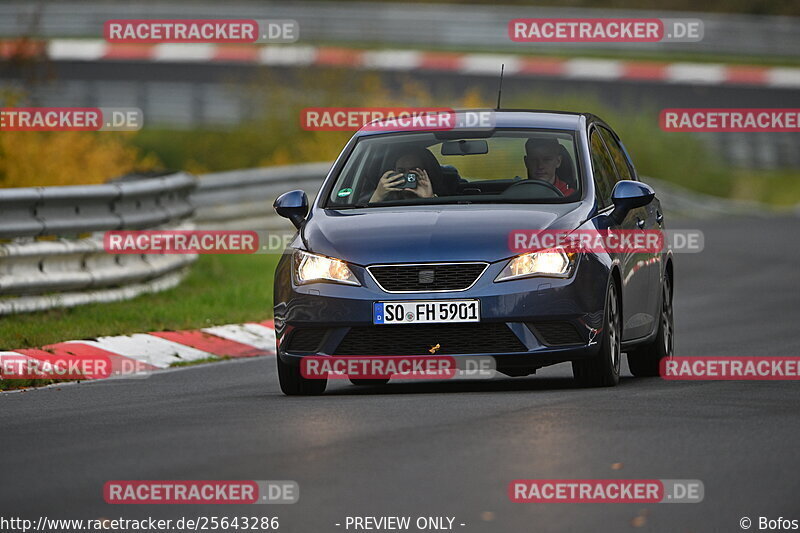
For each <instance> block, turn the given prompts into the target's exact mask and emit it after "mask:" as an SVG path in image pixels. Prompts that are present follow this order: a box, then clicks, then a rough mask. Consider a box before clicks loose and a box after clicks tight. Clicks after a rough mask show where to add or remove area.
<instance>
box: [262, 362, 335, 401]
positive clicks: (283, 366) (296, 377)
mask: <svg viewBox="0 0 800 533" xmlns="http://www.w3.org/2000/svg"><path fill="white" fill-rule="evenodd" d="M275 359H277V360H278V381H279V382H280V384H281V390H282V391H283V393H284V394H285V395H287V396H317V395H319V394H322V393H323V392H325V388H326V387H327V386H328V378H324V379H307V378H304V377H303V375H302V374H301V373H300V365H290V364H288V363H284V362H283V361H281V358H280V356H276V357H275Z"/></svg>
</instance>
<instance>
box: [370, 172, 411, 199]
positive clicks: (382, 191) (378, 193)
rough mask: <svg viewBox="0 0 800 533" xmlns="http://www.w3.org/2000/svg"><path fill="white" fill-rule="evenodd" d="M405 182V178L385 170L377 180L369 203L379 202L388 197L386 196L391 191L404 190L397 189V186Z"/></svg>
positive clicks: (398, 173)
mask: <svg viewBox="0 0 800 533" xmlns="http://www.w3.org/2000/svg"><path fill="white" fill-rule="evenodd" d="M403 181H405V177H404V176H403V174H401V173H400V172H395V171H394V170H387V171H386V172H384V173H383V176H381V179H379V180H378V186H377V187H375V192H373V193H372V196H371V197H370V199H369V201H370V203H371V202H381V201H383V200H384V198H386V196H388V194H389V193H390V192H392V191H402V190H404V189H398V188H397V186H398V185H400V184H402V183H403Z"/></svg>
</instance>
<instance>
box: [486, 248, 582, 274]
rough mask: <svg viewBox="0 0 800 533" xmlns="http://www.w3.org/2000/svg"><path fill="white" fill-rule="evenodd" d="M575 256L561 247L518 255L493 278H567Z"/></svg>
mask: <svg viewBox="0 0 800 533" xmlns="http://www.w3.org/2000/svg"><path fill="white" fill-rule="evenodd" d="M575 257H576V254H575V253H569V254H568V253H566V252H565V251H564V250H562V249H561V248H553V249H551V250H542V251H539V252H533V253H529V254H522V255H518V256H517V257H515V258H514V259H512V260H511V261H509V262H508V264H507V265H506V267H505V268H504V269H503V271H502V272H500V274H499V275H498V276H497V277H496V278H495V279H494V280H495V281H507V280H510V279H518V278H527V277H533V276H545V277H547V276H549V277H555V278H568V277H569V276H570V273H571V271H572V266H573V265H574V263H575Z"/></svg>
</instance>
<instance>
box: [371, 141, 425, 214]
mask: <svg viewBox="0 0 800 533" xmlns="http://www.w3.org/2000/svg"><path fill="white" fill-rule="evenodd" d="M432 155H433V154H431V153H430V152H428V150H426V149H425V148H419V147H414V148H408V149H406V150H404V151H403V152H401V153H400V154H399V155H398V156H397V159H396V160H395V163H394V168H393V169H392V170H387V171H386V172H384V173H383V175H382V176H381V177H380V179H379V180H378V186H377V187H375V192H373V193H372V196H371V197H370V199H369V201H370V203H372V202H382V201H386V200H406V199H411V198H433V197H434V196H437V195H436V194H434V192H433V185H432V183H431V178H430V175H429V172H431V173H433V172H434V169H432V168H428V167H429V165H427V164H426V162H428V161H430V157H428V156H431V157H432ZM408 173H413V174H414V175H415V176H416V178H417V186H416V187H415V188H401V187H400V186H401V185H402V184H403V183H404V182H405V176H406V174H408Z"/></svg>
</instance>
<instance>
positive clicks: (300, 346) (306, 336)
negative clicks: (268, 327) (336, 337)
mask: <svg viewBox="0 0 800 533" xmlns="http://www.w3.org/2000/svg"><path fill="white" fill-rule="evenodd" d="M326 331H327V329H326V328H296V329H294V330H293V331H292V332H291V333H290V336H289V342H288V344H287V345H286V351H289V352H316V351H317V350H318V349H319V345H320V344H322V337H324V336H325V332H326Z"/></svg>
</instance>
